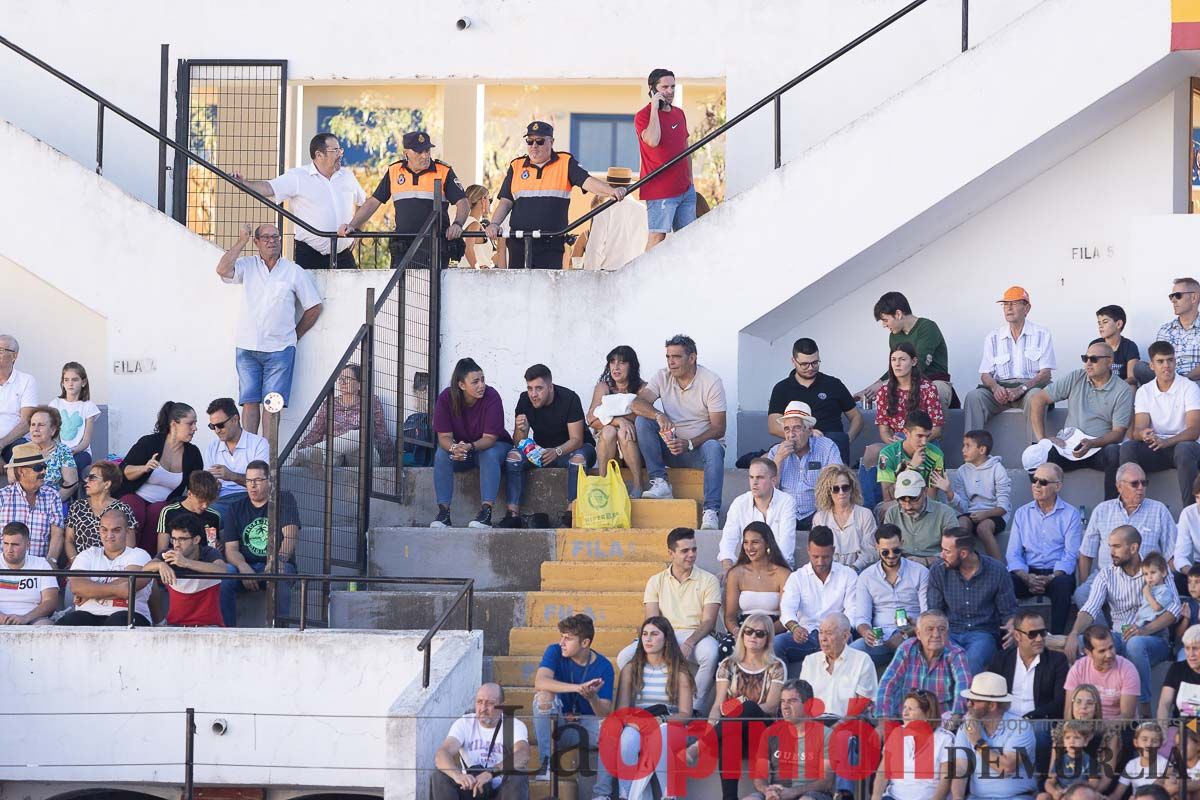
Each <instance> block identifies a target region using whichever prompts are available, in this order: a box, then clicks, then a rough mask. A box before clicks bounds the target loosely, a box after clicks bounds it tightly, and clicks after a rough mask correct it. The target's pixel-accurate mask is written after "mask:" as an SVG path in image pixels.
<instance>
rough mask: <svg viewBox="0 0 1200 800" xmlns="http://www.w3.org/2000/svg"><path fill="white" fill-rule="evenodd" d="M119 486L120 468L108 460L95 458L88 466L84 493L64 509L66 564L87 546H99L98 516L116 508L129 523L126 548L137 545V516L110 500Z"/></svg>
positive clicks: (117, 501)
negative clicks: (96, 459)
mask: <svg viewBox="0 0 1200 800" xmlns="http://www.w3.org/2000/svg"><path fill="white" fill-rule="evenodd" d="M120 485H121V468H120V467H118V466H117V465H116V464H114V463H112V462H111V461H97V462H96V463H94V464H92V465H91V466H89V467H88V470H87V474H86V475H85V476H84V478H83V492H84V496H83V497H81V498H79V499H78V500H76V501H75V502H73V503H71V508H70V510H69V511H68V512H67V534H66V539H67V541H66V546H67V563H68V564H70V563H71V562H72V561H74V560H75V556H77V555H79V554H80V553H82V552H83V551H84V550H87V549H88V548H89V547H98V546H99V545H100V517H102V516H104V513H105V512H106V511H109V510H110V509H114V508H115V509H116V510H118V511H120V512H121V513H122V514H124V515H125V522H126V524H128V525H129V535H128V541H126V542H125V546H126V547H137V519H136V518H135V517H134V516H133V511H132V509H130V508H129V506H128V505H126V504H125V503H123V502H121V501H120V500H115V499H113V491H114V490H116V489H117V488H118V487H120Z"/></svg>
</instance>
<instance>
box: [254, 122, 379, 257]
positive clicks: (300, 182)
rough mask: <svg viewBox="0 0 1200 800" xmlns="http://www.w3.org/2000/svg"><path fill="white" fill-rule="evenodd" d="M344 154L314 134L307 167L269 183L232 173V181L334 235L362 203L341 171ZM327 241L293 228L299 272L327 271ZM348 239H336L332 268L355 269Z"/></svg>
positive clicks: (362, 195) (350, 177)
mask: <svg viewBox="0 0 1200 800" xmlns="http://www.w3.org/2000/svg"><path fill="white" fill-rule="evenodd" d="M344 154H345V151H344V150H342V148H341V146H340V145H339V144H338V140H337V137H336V136H334V135H333V134H332V133H318V134H317V135H316V136H314V137H312V139H311V140H310V141H309V143H308V155H309V158H311V159H312V163H311V164H308V165H307V166H303V167H293V168H292V169H289V170H288V171H287V172H285V173H283V174H282V175H280V176H279V177H278V178H273V179H271V180H269V181H248V180H244V179H243V178H242V176H241V175H240V174H238V173H236V172H234V173H231V174H232V175H233V177H235V178H237V179H238V180H240V181H242V183H243V184H245V185H246V186H249V187H250V188H251V189H253V190H254V191H256V192H258V193H259V194H261V195H263V196H264V197H270V198H271V199H273V200H275V201H276V202H279V203H282V202H284V201H285V200H286V201H288V204H289V206H288V207H289V210H291V212H292V213H293V214H295V215H296V216H298V217H300V219H302V220H304V221H305V222H307V223H308V224H309V225H311V226H313V227H314V228H316V229H317V230H319V231H334V230H337V229H338V226H339V225H343V224H345V223H346V222H349V221H350V218H351V217H352V216H353V215H354V207H355V206H361V205H362V204H363V203H364V202H365V201H366V199H367V195H366V192H364V191H363V190H362V187H361V186H359V184H358V179H357V178H355V177H354V173H353V172H351V171H350V170H348V169H343V168H342V156H343V155H344ZM329 245H330V241H329V239H326V238H324V237H321V236H315V235H313V234H312V233H309V232H308V231H306V230H304V228H301V227H299V226H297V227H296V246H295V249H294V250H293V253H292V255H293V257H294V258H295V261H296V263H297V264H299V265H300V266H302V267H304V268H305V269H328V268H329V266H330V264H329ZM353 246H354V240H353V239H339V240H338V243H337V256H336V258H335V259H334V265H333V266H334V268H335V269H355V268H356V267H357V266H358V265H357V264H355V263H354V253H353V251H352V250H351V248H352V247H353Z"/></svg>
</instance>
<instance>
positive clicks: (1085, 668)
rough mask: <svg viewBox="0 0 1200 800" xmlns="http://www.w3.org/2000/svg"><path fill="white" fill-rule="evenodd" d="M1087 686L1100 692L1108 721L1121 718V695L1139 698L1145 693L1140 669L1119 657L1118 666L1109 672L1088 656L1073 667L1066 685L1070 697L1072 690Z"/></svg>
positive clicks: (1101, 703)
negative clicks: (1138, 671) (1142, 687)
mask: <svg viewBox="0 0 1200 800" xmlns="http://www.w3.org/2000/svg"><path fill="white" fill-rule="evenodd" d="M1085 683H1090V684H1091V685H1092V686H1095V687H1096V688H1097V689H1099V690H1100V707H1101V710H1102V713H1103V716H1104V719H1120V717H1121V695H1125V694H1129V695H1133V696H1134V697H1136V696H1138V695H1140V694H1141V693H1142V689H1141V686H1142V684H1141V681H1139V680H1138V674H1137V668H1136V667H1135V666H1133V663H1132V662H1131V661H1129V659H1127V658H1125V657H1124V656H1117V663H1116V664H1114V665H1113V666H1112V667H1110V668H1109V670H1108V672H1101V671H1100V670H1098V669H1096V667H1095V666H1093V665H1092V659H1091V658H1089V657H1088V656H1087V655H1086V654H1085V655H1084V657H1083V658H1081V659H1079V660H1078V661H1076V662H1075V663H1074V664H1073V665H1071V669H1070V671H1069V672H1067V682H1066V684H1064V686H1065V688H1066V690H1067V694H1068V695H1070V694H1071V690H1072V689H1074V688H1075V687H1076V686H1080V685H1082V684H1085Z"/></svg>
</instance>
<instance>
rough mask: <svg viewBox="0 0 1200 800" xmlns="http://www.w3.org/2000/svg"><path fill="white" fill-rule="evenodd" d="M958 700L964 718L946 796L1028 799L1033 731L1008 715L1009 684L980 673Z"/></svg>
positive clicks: (1033, 783)
mask: <svg viewBox="0 0 1200 800" xmlns="http://www.w3.org/2000/svg"><path fill="white" fill-rule="evenodd" d="M962 696H963V697H964V698H965V699H966V701H967V715H966V719H965V720H964V721H963V724H962V727H960V728H959V729H958V734H957V736H956V738H955V742H954V745H955V748H956V750H955V755H956V761H957V763H956V764H955V770H954V775H955V776H956V777H955V778H954V780H953V782H952V785H951V789H950V795H951V797H953V798H954V800H965V799H966V798H970V800H976V798H984V799H986V800H991V798H1001V797H1003V798H1012V800H1029V798H1032V797H1033V795H1034V794H1036V792H1037V779H1036V776H1035V775H1034V773H1033V764H1034V761H1035V756H1034V753H1035V749H1036V746H1037V743H1036V739H1035V737H1034V733H1033V726H1032V725H1029V724H1027V723H1026V722H1024V720H1022V718H1021V717H1019V716H1017V715H1016V714H1013V713H1012V712H1011V711H1009V708H1008V707H1009V704H1010V703H1011V702H1012V701H1013V696H1012V695H1011V694H1009V693H1008V684H1007V683H1006V682H1005V680H1004V678H1003V677H1002V676H1000V675H997V674H996V673H994V672H981V673H979V674H978V675H976V676H975V677H974V678H973V679H972V680H971V688H970V689H967V690H966V691H964V692H963V693H962ZM968 780H969V781H970V791H969V792H968V788H967V785H968Z"/></svg>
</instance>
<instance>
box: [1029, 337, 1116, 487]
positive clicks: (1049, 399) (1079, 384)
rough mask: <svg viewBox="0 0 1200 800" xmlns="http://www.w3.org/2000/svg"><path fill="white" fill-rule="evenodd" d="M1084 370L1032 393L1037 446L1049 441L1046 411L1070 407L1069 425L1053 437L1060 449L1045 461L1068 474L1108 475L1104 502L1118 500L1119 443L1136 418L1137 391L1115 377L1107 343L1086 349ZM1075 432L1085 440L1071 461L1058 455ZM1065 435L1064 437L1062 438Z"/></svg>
mask: <svg viewBox="0 0 1200 800" xmlns="http://www.w3.org/2000/svg"><path fill="white" fill-rule="evenodd" d="M1081 358H1082V359H1083V369H1077V370H1075V371H1074V372H1069V373H1067V374H1066V375H1063V376H1061V377H1059V378H1058V379H1056V380H1054V381H1053V382H1051V383H1050V385H1049V386H1047V387H1046V388H1045V389H1034V390H1033V391H1032V392H1031V393H1030V398H1029V423H1030V425H1032V426H1033V438H1034V441H1041V440H1042V439H1045V438H1047V435H1046V407H1047V406H1049V405H1050V404H1051V403H1061V402H1062V401H1064V400H1066V401H1067V423H1066V426H1065V427H1064V428H1063V430H1062V431H1059V432H1058V433H1057V434H1055V435H1054V436H1051V437H1049V438H1050V441H1052V442H1054V444H1055V445H1056V446H1057V447H1053V448H1051V449H1050V451H1049V453H1048V454H1047V460H1049V461H1051V462H1053V463H1055V464H1058V465H1059V466H1060V467H1062V468H1063V471H1064V472H1071V471H1073V470H1077V469H1099V470H1103V471H1104V499H1105V500H1111V499H1113V498H1114V497H1116V496H1117V467H1118V466H1119V465H1120V463H1121V442H1122V441H1123V440H1124V439H1125V431H1126V430H1127V429H1128V428H1129V423H1130V421H1131V420H1132V418H1133V389H1131V388H1130V387H1129V384H1128V383H1126V382H1125V381H1123V380H1120V379H1119V378H1117V377H1115V375H1114V374H1113V371H1112V361H1113V350H1112V348H1111V347H1109V346H1108V345H1107V344H1105V343H1104V342H1094V343H1093V344H1091V345H1089V346H1088V349H1087V354H1086V355H1083V356H1081ZM1071 428H1074V429H1075V430H1078V431H1080V432H1081V433H1083V435H1084V437H1085V438H1084V439H1083V440H1082V441H1080V442H1078V443H1077V445H1076V447H1075V449H1074V450H1072V451H1071V455H1072V456H1073V458H1068V457H1066V456H1064V455H1063V454H1062V453H1060V452H1059V451H1058V449H1057V448H1058V447H1062V446H1063V444H1064V439H1065V438H1067V437H1069V436H1070V432H1069V429H1071ZM1064 434H1066V435H1065V436H1064Z"/></svg>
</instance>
